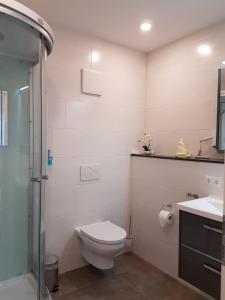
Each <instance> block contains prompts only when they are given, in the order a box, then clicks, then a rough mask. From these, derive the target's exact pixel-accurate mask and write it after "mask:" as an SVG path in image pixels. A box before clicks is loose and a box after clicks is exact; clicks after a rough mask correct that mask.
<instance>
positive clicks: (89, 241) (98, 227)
mask: <svg viewBox="0 0 225 300" xmlns="http://www.w3.org/2000/svg"><path fill="white" fill-rule="evenodd" d="M75 230H76V233H77V234H78V236H79V237H80V243H81V255H82V256H83V257H84V258H85V259H86V260H87V261H88V262H89V263H90V264H92V265H93V266H95V267H96V268H98V269H103V270H105V269H111V268H112V267H113V265H114V256H116V255H117V254H119V253H120V252H121V250H122V249H123V248H124V246H125V243H126V236H127V233H126V231H125V230H124V229H123V228H121V227H119V226H117V225H115V224H112V223H111V222H109V221H106V222H99V223H95V224H90V225H86V226H81V227H78V228H76V229H75Z"/></svg>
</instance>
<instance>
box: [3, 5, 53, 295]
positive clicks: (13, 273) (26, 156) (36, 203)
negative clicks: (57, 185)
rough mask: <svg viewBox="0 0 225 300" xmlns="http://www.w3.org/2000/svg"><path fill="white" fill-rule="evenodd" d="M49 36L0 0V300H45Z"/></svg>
mask: <svg viewBox="0 0 225 300" xmlns="http://www.w3.org/2000/svg"><path fill="white" fill-rule="evenodd" d="M52 45H53V37H52V31H51V29H50V27H49V26H48V24H47V23H46V22H45V21H44V20H43V19H41V18H40V16H38V15H37V14H35V13H34V12H32V11H31V10H29V9H28V8H26V7H25V6H23V5H21V4H19V3H18V2H16V1H12V0H0V299H1V300H40V299H44V298H47V297H48V293H47V289H46V287H45V280H44V257H45V222H44V188H45V181H46V179H47V175H46V174H47V173H46V156H47V151H46V145H45V131H46V130H45V113H46V108H45V60H46V57H47V55H48V54H50V52H51V50H52Z"/></svg>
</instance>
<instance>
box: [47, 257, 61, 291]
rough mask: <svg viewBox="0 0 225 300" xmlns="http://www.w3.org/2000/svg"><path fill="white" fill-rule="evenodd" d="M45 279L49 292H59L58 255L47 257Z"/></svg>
mask: <svg viewBox="0 0 225 300" xmlns="http://www.w3.org/2000/svg"><path fill="white" fill-rule="evenodd" d="M45 279H46V285H47V287H48V290H49V292H50V293H54V292H57V291H58V289H59V259H58V257H57V256H56V255H51V254H48V255H46V260H45Z"/></svg>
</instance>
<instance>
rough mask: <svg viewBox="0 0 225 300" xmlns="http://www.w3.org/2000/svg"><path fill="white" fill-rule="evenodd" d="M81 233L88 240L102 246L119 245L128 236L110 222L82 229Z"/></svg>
mask: <svg viewBox="0 0 225 300" xmlns="http://www.w3.org/2000/svg"><path fill="white" fill-rule="evenodd" d="M80 232H81V233H82V234H83V235H84V236H86V237H87V238H89V239H91V240H93V241H95V242H97V243H100V244H110V245H113V244H119V243H121V242H122V241H123V240H124V239H125V238H126V236H127V234H126V231H125V230H124V229H123V228H121V227H119V226H117V225H115V224H112V223H111V222H109V221H106V222H100V223H95V224H91V225H87V226H82V227H80Z"/></svg>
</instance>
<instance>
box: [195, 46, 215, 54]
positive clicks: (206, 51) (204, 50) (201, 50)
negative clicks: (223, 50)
mask: <svg viewBox="0 0 225 300" xmlns="http://www.w3.org/2000/svg"><path fill="white" fill-rule="evenodd" d="M197 50H198V53H199V54H201V55H203V56H207V55H209V54H210V53H211V51H212V49H211V47H210V46H209V45H207V44H202V45H200V46H198V48H197Z"/></svg>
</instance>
